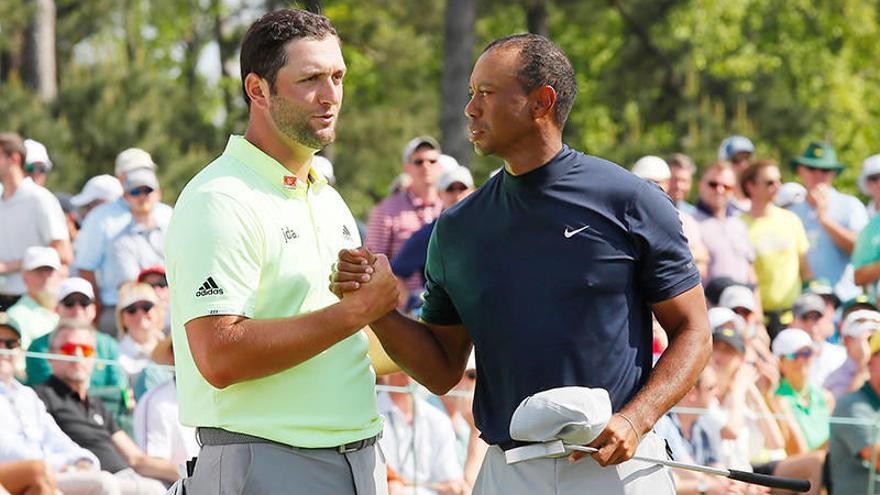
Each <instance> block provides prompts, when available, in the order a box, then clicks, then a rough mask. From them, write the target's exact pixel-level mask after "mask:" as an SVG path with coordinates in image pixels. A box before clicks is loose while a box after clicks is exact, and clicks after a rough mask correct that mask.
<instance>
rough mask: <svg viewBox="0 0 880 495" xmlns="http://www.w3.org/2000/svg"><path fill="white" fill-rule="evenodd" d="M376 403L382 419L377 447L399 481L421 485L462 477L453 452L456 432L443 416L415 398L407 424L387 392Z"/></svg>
mask: <svg viewBox="0 0 880 495" xmlns="http://www.w3.org/2000/svg"><path fill="white" fill-rule="evenodd" d="M377 401H378V407H379V412H380V413H381V414H382V415H383V416H385V431H384V433H383V436H382V439H381V440H379V444H380V445H381V447H382V451H383V452H384V453H385V460H386V461H387V463H388V465H389V466H391V468H392V469H394V471H395V472H397V474H398V475H400V477H401V478H403V479H405V480H407V481H410V482H413V483H416V484H420V485H424V484H427V483H439V482H443V481H449V480H455V479H462V478H463V477H464V471H463V468H462V466H461V464H460V463H459V461H458V455H457V454H456V451H455V444H456V440H455V431H453V429H452V421H451V420H450V419H449V417H448V416H447V415H446V413H444V412H442V411H440V410H439V409H437V408H436V407H434V406H432V405H430V404H428V403H427V402H426V401H425V400H424V399H421V398H416V402H415V407H416V410H415V413H414V414H413V424H412V425H410V424H409V423H407V421H406V418H405V417H404V415H403V412H401V411H400V409H398V408H397V405H395V404H394V402H393V401H392V400H391V398H390V397H389V396H388V394H387V393H386V392H382V393H380V394H379V395H378V397H377ZM413 430H415V441H413Z"/></svg>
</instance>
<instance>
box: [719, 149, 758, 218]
mask: <svg viewBox="0 0 880 495" xmlns="http://www.w3.org/2000/svg"><path fill="white" fill-rule="evenodd" d="M754 155H755V145H754V144H752V140H751V139H749V138H747V137H745V136H739V135H733V136H730V137H728V138H726V139H725V140H724V141H722V142H721V146H719V147H718V160H720V161H723V162H728V163H730V166H731V168H733V173H734V175H735V176H736V177H737V178H739V176H740V174H741V173H742V171H743V170H745V168H746V166H748V164H749V161H750V160H751V159H752V156H754ZM730 204H731V205H732V206H733V207H734V208H736V209H737V210H738V211H749V208H750V206H751V205H750V200H749V198H748V197H747V196H746V194H745V191H743V188H742V184H740V182H739V180H737V182H736V187H735V188H734V190H733V194H732V195H731V196H730Z"/></svg>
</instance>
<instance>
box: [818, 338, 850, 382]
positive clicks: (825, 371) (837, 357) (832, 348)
mask: <svg viewBox="0 0 880 495" xmlns="http://www.w3.org/2000/svg"><path fill="white" fill-rule="evenodd" d="M845 362H846V348H845V347H843V346H842V345H837V344H832V343H830V342H822V343H821V344H820V345H819V355H818V356H817V357H815V358H814V359H813V364H812V365H811V366H810V376H809V381H810V383H812V384H813V385H816V386H817V387H824V386H825V380H827V379H828V375H830V374H831V373H832V372H834V370H836V369H837V368H840V367H841V366H843V363H845Z"/></svg>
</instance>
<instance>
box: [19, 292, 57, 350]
mask: <svg viewBox="0 0 880 495" xmlns="http://www.w3.org/2000/svg"><path fill="white" fill-rule="evenodd" d="M6 314H7V315H8V316H9V317H10V318H12V319H13V320H15V321H16V322H17V323H18V326H19V327H20V328H21V348H22V349H27V348H28V347H30V345H31V342H33V341H34V340H36V339H38V338H40V337H42V336H43V335H46V334H47V333H50V332H51V331H52V330H55V327H56V326H57V325H58V314H57V313H55V312H54V311H50V310H48V309H46V308H44V307H43V306H40V303H38V302H37V301H35V300H34V298H32V297H31V296H29V295H27V294H25V295H23V296H21V299H19V300H18V301H17V302H16V303H15V304H13V305H12V306H11V307H10V308H9V309H8V310H6Z"/></svg>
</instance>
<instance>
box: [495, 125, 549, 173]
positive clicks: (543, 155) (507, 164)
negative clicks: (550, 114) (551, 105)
mask: <svg viewBox="0 0 880 495" xmlns="http://www.w3.org/2000/svg"><path fill="white" fill-rule="evenodd" d="M561 149H562V132H561V131H559V130H557V129H551V128H549V127H546V128H544V129H537V130H536V132H534V133H533V134H529V135H528V136H526V137H525V138H523V139H521V140H519V142H518V143H517V144H515V145H514V146H513V149H511V150H510V151H508V152H506V153H505V156H501V157H500V158H502V159H503V160H504V168H505V169H506V170H507V172H508V173H510V174H511V175H523V174H526V173H529V172H531V171H532V170H535V169H537V168H540V167H541V166H543V165H544V164H546V163H547V162H549V161H550V160H552V159H553V157H554V156H556V155H557V154H559V151H560V150H561Z"/></svg>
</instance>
